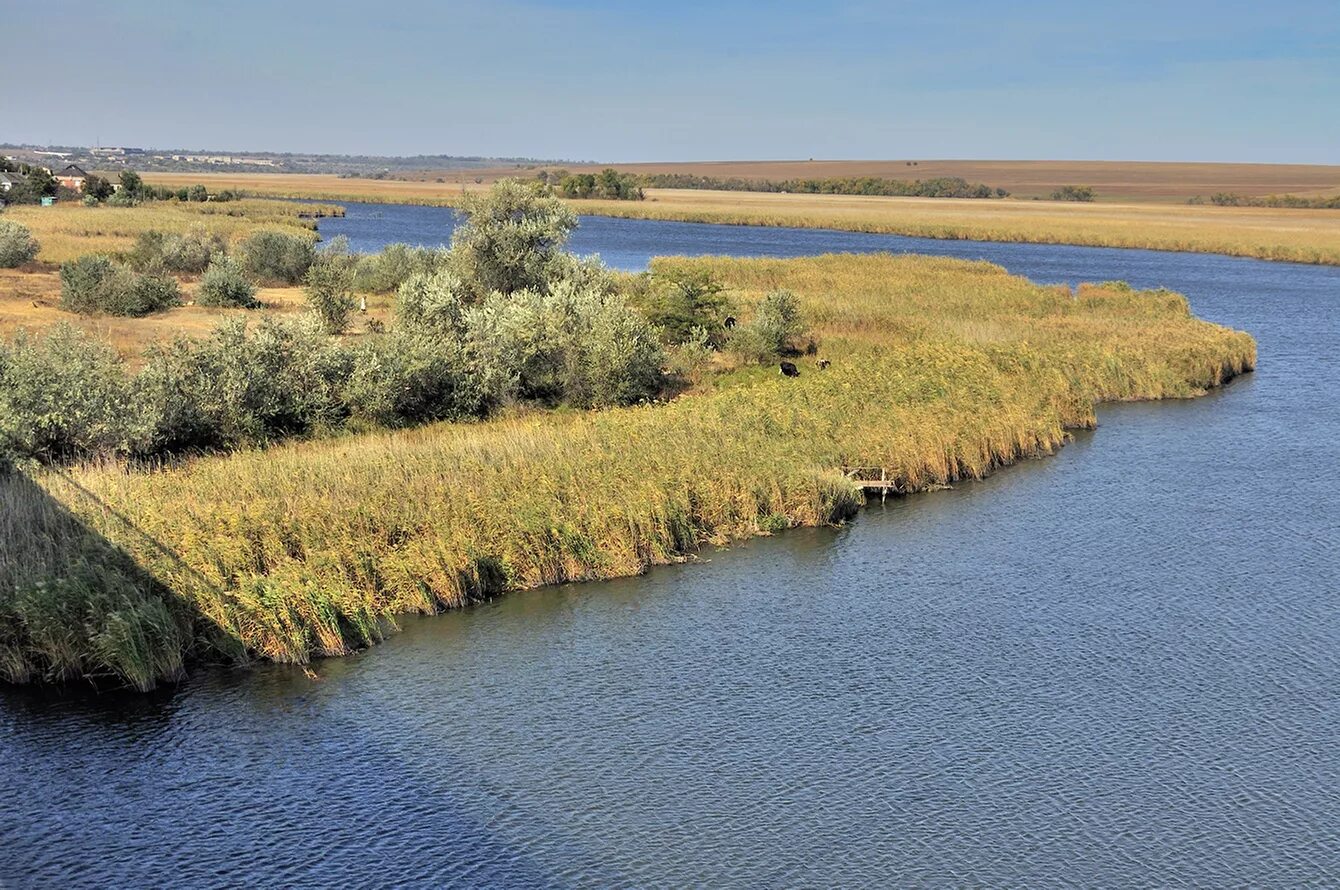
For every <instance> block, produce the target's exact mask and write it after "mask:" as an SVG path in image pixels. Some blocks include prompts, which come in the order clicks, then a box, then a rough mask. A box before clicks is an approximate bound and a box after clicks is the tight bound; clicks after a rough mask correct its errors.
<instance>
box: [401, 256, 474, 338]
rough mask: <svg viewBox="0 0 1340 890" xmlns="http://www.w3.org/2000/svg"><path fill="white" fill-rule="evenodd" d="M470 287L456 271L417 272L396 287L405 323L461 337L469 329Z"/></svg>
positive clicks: (405, 324)
mask: <svg viewBox="0 0 1340 890" xmlns="http://www.w3.org/2000/svg"><path fill="white" fill-rule="evenodd" d="M469 294H470V291H469V288H468V287H466V285H465V282H463V281H461V279H460V278H459V277H457V275H456V274H455V273H454V272H449V271H443V272H437V273H435V274H432V275H424V274H419V275H414V276H413V277H411V278H409V279H408V280H407V281H406V282H405V283H404V284H402V285H400V289H399V290H398V291H396V315H397V316H398V317H399V319H400V322H401V324H402V325H404V326H406V327H409V328H416V329H422V330H428V331H434V332H437V333H438V334H446V335H450V336H454V337H456V338H458V339H459V338H460V337H461V336H463V335H464V332H465V308H466V300H467V299H468V298H469Z"/></svg>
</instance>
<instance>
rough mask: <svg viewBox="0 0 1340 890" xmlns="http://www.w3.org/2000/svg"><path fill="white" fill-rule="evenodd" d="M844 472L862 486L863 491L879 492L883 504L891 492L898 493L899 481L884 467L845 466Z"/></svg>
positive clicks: (869, 492)
mask: <svg viewBox="0 0 1340 890" xmlns="http://www.w3.org/2000/svg"><path fill="white" fill-rule="evenodd" d="M842 472H843V474H844V475H846V477H847V478H848V479H850V480H851V481H852V482H855V483H856V484H857V485H859V486H861V491H863V492H865V494H866V495H867V496H873V495H874V493H875V492H879V501H880V503H881V504H882V503H884V499H885V498H886V497H888V496H889V494H890V493H893V494H898V483H897V482H895V481H894V480H892V479H890V478H889V473H888V471H887V470H885V469H884V468H883V467H843V468H842Z"/></svg>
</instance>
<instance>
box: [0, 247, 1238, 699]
mask: <svg viewBox="0 0 1340 890" xmlns="http://www.w3.org/2000/svg"><path fill="white" fill-rule="evenodd" d="M654 269H655V271H656V272H658V273H661V274H665V273H669V272H672V271H675V270H678V271H680V272H684V271H691V270H703V271H708V272H711V273H712V274H714V275H716V276H718V277H719V278H720V279H721V280H722V281H724V282H725V283H726V284H727V285H728V288H729V291H728V293H729V294H730V296H731V298H732V299H733V300H734V301H735V306H736V307H737V311H738V312H739V313H740V314H741V317H742V318H746V319H747V318H748V317H749V316H750V314H751V312H752V307H753V306H755V305H757V304H758V302H759V301H760V300H761V299H762V297H763V295H764V294H765V293H766V292H769V291H772V290H774V289H776V288H788V289H790V290H792V291H794V292H795V293H796V294H797V295H799V298H800V301H801V306H802V308H803V310H804V312H805V315H806V317H807V319H808V321H809V324H810V328H811V330H812V331H813V333H814V334H815V335H816V336H817V337H818V339H819V342H820V349H819V357H821V358H823V359H824V360H827V361H829V362H831V366H830V367H828V368H827V369H826V370H820V368H819V366H818V364H817V358H814V357H809V358H801V359H798V360H797V361H798V363H799V365H800V376H799V377H798V378H795V379H791V378H785V377H781V376H780V375H778V374H777V372H776V369H775V366H772V367H748V366H745V367H736V368H733V369H731V368H723V369H720V370H719V371H717V372H716V373H714V374H709V375H708V376H707V378H706V379H705V380H704V381H700V383H699V384H698V385H697V386H695V387H693V388H691V389H690V390H689V391H688V392H687V393H686V394H684V395H681V396H679V397H677V398H674V399H673V400H671V401H669V402H668V403H653V404H645V405H639V406H633V407H628V408H618V409H611V410H606V411H599V412H575V411H571V410H561V411H557V412H554V411H543V412H541V411H533V410H531V411H527V410H521V409H518V410H516V411H514V412H512V413H510V414H506V415H504V416H502V417H499V418H497V419H494V420H489V421H484V422H478V423H456V424H437V425H433V426H427V427H422V428H419V429H415V430H409V431H400V432H378V433H371V434H364V435H358V436H353V435H347V436H341V437H334V438H324V439H322V438H318V439H314V440H310V441H302V442H293V443H290V444H285V445H280V446H276V447H272V448H269V449H266V450H250V451H241V452H237V453H234V454H231V455H227V456H214V457H202V458H197V459H194V460H189V461H187V462H184V463H181V464H178V465H165V466H162V467H160V468H157V469H155V470H153V471H145V470H144V469H142V468H131V467H128V466H126V465H124V464H120V463H116V462H105V463H101V464H97V465H89V466H82V467H75V468H70V469H59V468H48V469H45V470H25V471H23V472H11V473H9V474H8V475H7V476H5V477H4V479H3V481H0V508H2V509H0V540H3V541H5V542H6V548H5V550H4V551H3V552H0V675H3V676H4V677H5V678H7V679H9V680H11V681H16V682H22V681H27V680H35V679H49V680H50V679H73V678H78V677H84V678H91V679H102V680H106V681H107V682H112V683H124V684H129V685H131V686H134V687H136V688H141V689H145V688H149V687H152V686H153V685H154V684H155V683H157V682H161V681H164V680H170V679H173V678H176V677H179V676H180V675H181V674H182V672H183V671H184V670H185V668H186V666H187V665H189V664H191V663H193V662H200V661H244V660H246V659H249V658H261V659H269V660H274V661H280V662H296V663H306V662H308V661H309V660H310V659H312V658H314V657H317V656H331V655H341V654H345V653H348V652H350V651H353V650H356V649H358V648H360V647H363V646H366V645H368V644H371V643H373V642H376V641H377V640H379V639H381V638H382V637H383V636H385V635H386V634H387V633H388V632H390V631H391V630H393V629H394V627H395V619H396V616H397V615H402V614H406V613H414V612H433V611H437V610H440V609H444V608H451V607H457V606H462V605H465V604H468V603H471V602H474V601H477V600H480V599H483V598H487V597H491V596H495V595H498V594H500V593H503V592H505V591H507V590H513V589H519V588H529V587H535V586H539V585H544V584H554V583H560V582H564V581H573V580H588V579H599V578H610V577H617V576H624V575H630V574H635V573H638V572H642V571H645V570H646V569H647V568H648V567H650V566H653V565H656V564H660V563H666V562H671V561H675V560H680V559H684V558H686V557H689V556H691V555H692V554H694V553H695V552H697V551H698V550H699V549H700V548H702V547H704V546H708V545H713V544H726V543H728V542H730V541H733V540H738V539H741V538H744V537H747V536H750V535H757V534H767V533H771V532H775V531H779V530H781V529H784V528H787V527H792V526H801V525H816V524H823V523H835V522H840V521H843V520H844V519H847V518H849V517H851V516H852V515H853V514H854V512H855V511H856V508H857V507H858V505H859V504H860V499H861V495H860V492H859V490H858V489H857V488H856V487H855V486H854V484H853V483H852V482H851V481H850V480H849V479H847V478H846V476H845V475H844V474H843V468H844V467H849V466H880V467H884V468H885V469H886V470H887V471H888V472H889V474H890V475H891V477H892V478H894V479H896V480H897V482H898V486H899V489H900V490H901V491H905V492H912V491H918V490H924V489H928V488H933V487H935V486H938V485H943V484H952V483H954V482H955V481H957V480H962V479H972V478H977V477H981V476H983V475H985V474H987V473H989V472H991V471H992V470H993V469H994V468H996V467H999V466H1001V465H1003V464H1008V463H1010V462H1013V461H1016V460H1019V459H1021V458H1027V457H1034V456H1039V455H1044V454H1047V453H1049V452H1051V451H1052V450H1054V449H1055V448H1057V447H1059V446H1060V445H1062V444H1063V443H1064V441H1065V439H1066V435H1067V434H1066V430H1067V429H1072V428H1077V427H1086V426H1090V425H1092V424H1093V423H1094V418H1095V414H1094V410H1095V405H1096V404H1097V403H1098V402H1101V401H1105V400H1128V399H1158V398H1184V397H1190V396H1195V395H1198V394H1200V393H1203V392H1204V391H1205V390H1206V389H1208V388H1210V387H1213V386H1216V385H1218V384H1220V383H1222V382H1224V381H1225V380H1227V379H1228V378H1230V377H1232V376H1233V375H1235V374H1238V373H1241V372H1243V371H1246V370H1249V369H1251V368H1252V367H1253V366H1254V364H1255V360H1256V353H1255V344H1254V342H1253V341H1252V339H1251V338H1250V337H1249V336H1248V335H1246V334H1244V333H1240V332H1234V331H1230V330H1227V329H1225V328H1222V327H1219V326H1217V325H1213V324H1209V323H1206V322H1203V321H1200V320H1197V319H1195V318H1194V317H1193V316H1192V315H1191V314H1190V312H1189V310H1188V307H1187V303H1186V301H1185V300H1184V299H1183V298H1182V297H1181V296H1179V295H1177V294H1174V293H1170V292H1167V291H1148V292H1140V291H1134V290H1132V289H1130V288H1129V287H1126V286H1124V285H1121V284H1106V285H1089V286H1084V287H1082V288H1080V289H1079V291H1078V292H1077V293H1075V294H1072V293H1071V292H1070V291H1069V290H1068V289H1066V288H1063V287H1046V286H1039V285H1036V284H1033V283H1031V282H1029V281H1027V280H1025V279H1022V278H1019V277H1016V276H1012V275H1009V274H1008V273H1006V272H1005V271H1004V270H1003V269H1001V268H999V267H997V266H994V265H991V264H987V263H969V262H962V261H955V260H947V259H936V258H928V257H914V256H897V257H895V256H889V255H874V256H845V255H844V256H824V257H818V258H812V259H799V260H732V259H704V260H683V259H663V260H658V261H656V263H655V266H654Z"/></svg>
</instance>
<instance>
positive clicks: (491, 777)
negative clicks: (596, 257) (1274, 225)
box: [0, 208, 1340, 887]
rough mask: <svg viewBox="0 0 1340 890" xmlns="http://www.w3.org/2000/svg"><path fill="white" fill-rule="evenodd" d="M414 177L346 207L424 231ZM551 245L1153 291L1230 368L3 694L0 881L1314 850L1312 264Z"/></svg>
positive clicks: (1316, 422)
mask: <svg viewBox="0 0 1340 890" xmlns="http://www.w3.org/2000/svg"><path fill="white" fill-rule="evenodd" d="M429 210H431V209H430V208H385V209H383V210H379V211H369V213H372V212H377V213H381V214H382V215H381V216H380V217H369V219H368V220H367V221H365V220H364V219H363V218H362V216H361V214H360V213H357V212H353V211H352V208H351V215H350V217H348V218H346V219H345V220H343V221H340V223H341V225H344V226H349V227H350V228H349V229H348V231H349V232H350V234H351V237H352V238H353V240H354V246H355V247H356V248H357V247H367V246H372V245H371V244H370V243H360V240H359V239H362V238H365V237H368V238H370V237H373V236H372V235H370V234H368V233H369V232H371V231H374V230H375V228H376V227H375V226H374V225H371V221H372V220H377V219H380V220H382V221H383V222H386V221H388V220H390V222H387V223H386V224H387V226H388V229H387V231H388V232H392V231H393V232H394V234H393V235H392V234H388V235H387V236H386V239H385V240H389V241H396V240H400V241H410V242H415V241H425V240H426V239H427V238H428V237H429V236H428V235H422V234H420V235H416V234H415V233H416V232H426V231H428V229H426V228H424V226H435V227H438V228H440V226H441V219H442V218H443V215H449V214H446V212H445V211H434V213H435V214H437V215H431V214H429V213H428V211H429ZM399 214H405V215H406V216H407V217H408V216H413V217H414V220H418V222H414V220H410V219H400V218H399V216H398V215H399ZM420 214H424V215H425V216H420ZM425 218H426V219H427V220H428V222H427V223H423V219H425ZM331 223H332V221H323V223H322V231H323V233H325V234H326V235H327V236H330V235H332V234H335V232H334V231H333V227H332V225H331ZM358 227H363V228H358ZM436 230H437V229H436V228H434V229H433V231H436ZM574 242H575V246H576V247H577V248H578V249H579V250H581V251H583V252H586V251H595V250H598V251H599V252H600V253H601V255H602V256H603V257H604V258H605V259H606V260H607V261H611V262H612V263H614V264H617V265H620V266H623V267H625V268H639V267H641V266H642V265H643V264H644V263H645V261H646V258H647V256H649V255H651V254H659V253H736V254H741V255H769V256H791V255H800V254H806V253H817V252H823V251H829V250H894V251H901V250H909V249H911V250H916V251H919V252H929V253H939V254H948V255H952V256H966V257H973V258H982V259H989V260H992V261H995V262H999V263H1001V264H1002V265H1004V266H1006V267H1007V268H1009V269H1010V270H1011V271H1014V272H1018V273H1020V274H1024V275H1028V276H1030V277H1032V278H1035V279H1037V280H1039V281H1045V282H1070V283H1075V282H1077V281H1079V280H1102V279H1112V278H1122V279H1126V280H1129V281H1131V282H1132V283H1133V284H1136V285H1139V286H1155V285H1166V286H1169V287H1173V288H1175V289H1177V290H1180V291H1182V292H1184V293H1186V294H1187V295H1188V297H1189V298H1190V299H1191V302H1192V306H1193V308H1194V310H1195V311H1196V312H1197V313H1198V314H1199V315H1201V316H1203V317H1206V318H1209V319H1211V320H1214V321H1218V322H1222V323H1226V324H1230V325H1233V326H1234V327H1238V328H1242V329H1245V330H1248V331H1250V332H1251V333H1252V334H1253V335H1254V336H1256V338H1257V340H1258V343H1259V345H1260V370H1259V371H1258V372H1257V373H1256V374H1253V375H1249V376H1247V377H1245V378H1243V379H1241V380H1239V381H1237V382H1235V383H1233V384H1232V385H1231V386H1229V387H1227V388H1225V389H1223V390H1221V391H1219V392H1217V393H1215V394H1213V395H1211V396H1209V397H1207V398H1204V399H1200V400H1195V401H1189V402H1170V403H1158V404H1137V405H1123V406H1111V407H1106V408H1104V409H1102V410H1101V411H1100V415H1099V416H1100V421H1101V426H1100V428H1099V429H1098V430H1097V431H1096V432H1092V433H1080V434H1078V435H1077V436H1076V439H1075V441H1074V442H1073V443H1072V444H1071V445H1069V446H1068V447H1066V448H1065V449H1063V450H1062V451H1061V452H1060V454H1059V455H1057V456H1056V457H1054V458H1049V459H1046V460H1041V461H1032V462H1028V463H1025V464H1021V465H1019V466H1017V467H1014V468H1010V469H1008V470H1006V471H1003V472H1001V473H999V474H997V475H996V476H994V477H992V478H990V479H988V480H986V481H984V482H980V483H969V484H963V485H959V486H957V487H956V488H955V489H954V490H952V491H944V492H936V493H932V494H927V495H918V496H914V497H909V498H905V499H899V500H894V501H890V502H889V503H888V504H887V505H885V506H884V507H882V508H880V507H875V508H871V509H868V510H866V511H865V512H864V513H862V515H861V516H860V517H859V518H858V519H857V520H856V521H855V522H853V523H852V524H850V525H849V526H847V527H845V528H842V529H839V530H827V529H824V530H806V531H798V532H790V533H787V534H784V535H780V536H778V537H775V538H771V539H762V540H758V541H754V542H751V543H750V544H748V545H746V546H743V547H739V548H737V549H735V550H733V551H730V552H727V553H719V554H711V555H709V556H707V557H706V558H704V559H703V560H700V561H698V562H696V563H693V564H688V565H683V566H675V567H668V568H661V569H657V570H655V571H653V572H652V573H651V574H649V575H648V576H646V577H644V578H637V579H629V580H623V581H616V582H610V583H602V584H588V585H575V586H568V587H563V588H556V589H549V590H542V591H534V592H530V593H523V594H517V595H512V596H509V597H506V598H504V599H502V600H500V601H497V602H495V603H491V604H488V605H485V606H482V607H479V608H475V609H471V610H468V611H464V612H458V613H453V614H449V615H444V616H439V617H436V618H430V619H416V620H411V621H408V622H406V628H405V632H404V633H402V634H400V635H399V636H397V637H394V638H393V639H392V640H390V641H389V642H388V643H386V644H384V645H382V646H380V647H377V648H375V649H373V650H372V651H370V652H367V653H364V654H362V655H360V656H357V657H354V658H350V659H344V660H332V661H327V662H322V663H320V664H318V665H317V670H318V672H319V674H320V677H321V679H320V680H319V681H316V682H313V681H310V680H308V679H307V678H305V677H304V676H303V675H302V673H301V672H300V671H297V670H295V669H291V668H285V667H280V666H262V667H259V668H256V669H252V670H238V671H204V672H201V673H200V674H199V675H198V676H196V677H194V678H192V680H191V681H189V682H188V683H186V684H185V685H183V686H182V687H180V688H179V689H177V690H175V691H169V692H164V693H161V694H157V695H155V696H151V697H136V696H129V695H117V696H104V697H102V698H100V699H96V700H89V699H86V698H79V697H72V696H64V697H60V696H53V695H52V694H50V693H44V692H39V691H33V690H14V689H8V690H4V691H3V692H0V884H4V885H5V886H14V887H28V886H63V887H69V886H148V885H153V886H192V887H199V886H229V887H235V886H243V885H251V886H267V887H273V886H288V885H298V884H301V885H315V884H339V885H346V884H348V885H358V886H390V885H429V886H439V885H458V886H476V885H488V886H572V885H584V886H590V885H602V886H603V885H610V886H639V887H641V886H672V887H675V886H685V885H693V884H711V885H726V886H760V885H763V886H794V885H816V884H817V885H825V886H829V885H846V886H870V885H883V886H888V885H908V884H912V885H916V884H954V885H958V884H990V885H1000V886H1046V885H1061V884H1071V885H1073V884H1077V883H1078V884H1085V885H1108V886H1123V887H1125V886H1136V885H1145V886H1150V885H1158V886H1167V885H1187V884H1194V885H1225V884H1237V885H1261V886H1266V885H1273V886H1297V885H1300V884H1308V883H1311V884H1331V885H1333V884H1336V883H1340V795H1337V793H1336V788H1338V787H1340V608H1338V607H1337V605H1336V595H1337V592H1340V507H1338V506H1337V503H1338V502H1340V497H1338V495H1340V400H1337V398H1336V395H1335V394H1336V393H1337V392H1340V348H1337V344H1340V269H1333V268H1325V267H1309V266H1298V265H1286V264H1271V263H1265V262H1261V261H1256V260H1244V259H1231V258H1225V257H1216V256H1205V255H1193V254H1172V253H1154V252H1148V251H1127V250H1105V249H1094V248H1078V247H1056V246H1039V245H1008V244H985V243H975V242H944V241H924V240H918V239H907V238H896V237H891V236H872V235H854V234H850V233H840V232H826V231H817V230H787V229H746V228H736V227H723V226H708V225H692V224H682V223H662V222H646V221H632V220H608V219H601V220H591V219H584V220H583V228H582V230H580V231H579V233H578V235H577V237H576V238H575V239H574ZM427 243H435V242H431V241H429V242H427Z"/></svg>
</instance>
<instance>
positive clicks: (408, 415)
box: [344, 330, 483, 427]
mask: <svg viewBox="0 0 1340 890" xmlns="http://www.w3.org/2000/svg"><path fill="white" fill-rule="evenodd" d="M476 381H477V378H476V377H475V375H473V374H471V373H470V370H469V368H468V367H467V364H466V361H465V356H464V351H463V350H462V348H461V343H460V341H459V340H454V339H449V338H442V337H437V336H434V335H432V334H431V333H428V332H424V331H412V330H406V331H397V332H396V333H394V334H391V335H389V336H386V337H378V338H375V339H374V340H372V341H371V342H369V343H365V344H361V345H360V346H359V347H358V348H357V350H356V351H355V354H354V359H353V371H352V373H351V374H350V377H349V382H348V385H347V386H346V388H345V391H344V395H345V402H346V404H347V405H348V407H349V411H350V414H351V416H352V417H353V418H354V419H356V420H358V421H360V422H362V423H365V424H375V425H378V426H390V427H398V426H408V425H410V424H414V423H426V422H429V421H435V420H454V419H459V418H463V417H470V416H476V415H479V414H481V413H482V412H483V395H482V393H481V391H480V389H479V387H478V385H477V382H476Z"/></svg>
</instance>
